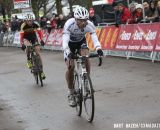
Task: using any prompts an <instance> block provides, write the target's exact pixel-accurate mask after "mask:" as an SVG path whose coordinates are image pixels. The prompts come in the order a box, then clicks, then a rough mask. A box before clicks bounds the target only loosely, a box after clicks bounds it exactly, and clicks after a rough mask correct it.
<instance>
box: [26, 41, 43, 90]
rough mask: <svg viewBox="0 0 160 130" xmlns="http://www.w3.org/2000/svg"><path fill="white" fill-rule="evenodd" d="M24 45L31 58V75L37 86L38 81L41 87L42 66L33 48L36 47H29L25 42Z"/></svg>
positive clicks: (27, 42)
mask: <svg viewBox="0 0 160 130" xmlns="http://www.w3.org/2000/svg"><path fill="white" fill-rule="evenodd" d="M25 45H26V46H27V48H28V50H29V55H30V57H31V63H32V68H31V73H32V74H33V76H34V77H35V80H36V84H37V85H38V84H39V81H40V85H41V87H43V79H42V77H41V73H42V65H41V63H40V62H41V61H40V57H39V55H38V54H37V53H36V51H35V48H34V47H35V46H36V45H31V44H30V43H29V41H26V42H25Z"/></svg>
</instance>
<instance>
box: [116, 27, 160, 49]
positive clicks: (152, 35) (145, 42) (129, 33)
mask: <svg viewBox="0 0 160 130" xmlns="http://www.w3.org/2000/svg"><path fill="white" fill-rule="evenodd" d="M159 26H160V25H159V24H135V25H127V26H126V25H124V26H123V25H122V26H121V28H120V32H119V36H118V39H117V44H116V47H115V49H119V50H132V51H153V50H154V48H155V45H156V40H157V38H158V30H157V28H159Z"/></svg>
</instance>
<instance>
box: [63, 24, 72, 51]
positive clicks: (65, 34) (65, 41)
mask: <svg viewBox="0 0 160 130" xmlns="http://www.w3.org/2000/svg"><path fill="white" fill-rule="evenodd" d="M69 28H70V23H69V22H68V21H67V22H66V23H65V25H64V29H63V36H62V41H63V42H62V47H63V51H65V52H66V53H67V54H69V53H70V49H69V46H68V43H69V40H70V31H69Z"/></svg>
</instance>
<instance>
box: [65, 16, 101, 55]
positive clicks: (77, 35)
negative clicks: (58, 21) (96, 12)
mask: <svg viewBox="0 0 160 130" xmlns="http://www.w3.org/2000/svg"><path fill="white" fill-rule="evenodd" d="M95 30H96V28H95V26H94V25H93V23H92V22H91V21H89V20H87V25H86V27H84V28H83V29H80V28H79V27H78V25H77V22H76V20H75V18H71V19H69V20H68V21H67V22H66V23H65V25H64V30H63V50H64V51H66V52H68V53H69V52H70V49H69V46H68V44H69V42H71V43H73V44H76V43H78V42H80V41H81V40H82V39H84V38H85V34H86V33H87V32H88V33H90V34H91V37H92V40H93V43H94V47H95V48H96V49H100V48H101V45H100V42H99V41H98V38H97V35H96V31H95Z"/></svg>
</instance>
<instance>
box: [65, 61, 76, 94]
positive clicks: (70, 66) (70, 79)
mask: <svg viewBox="0 0 160 130" xmlns="http://www.w3.org/2000/svg"><path fill="white" fill-rule="evenodd" d="M66 65H67V71H66V81H67V84H68V89H69V90H70V91H73V90H74V86H73V72H74V60H72V59H71V60H66Z"/></svg>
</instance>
